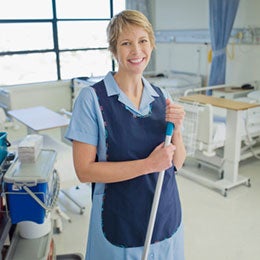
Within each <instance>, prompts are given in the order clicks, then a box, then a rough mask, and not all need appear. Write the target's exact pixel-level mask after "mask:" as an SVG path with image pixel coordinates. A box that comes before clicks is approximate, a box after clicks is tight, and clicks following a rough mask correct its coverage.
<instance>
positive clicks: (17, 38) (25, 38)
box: [0, 23, 53, 52]
mask: <svg viewBox="0 0 260 260" xmlns="http://www.w3.org/2000/svg"><path fill="white" fill-rule="evenodd" d="M0 35H2V36H3V37H2V40H1V41H0V52H4V51H19V50H41V49H53V40H52V27H51V24H45V23H44V24H42V23H35V24H21V23H20V24H0Z"/></svg>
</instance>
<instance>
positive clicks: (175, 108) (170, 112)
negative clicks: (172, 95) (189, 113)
mask: <svg viewBox="0 0 260 260" xmlns="http://www.w3.org/2000/svg"><path fill="white" fill-rule="evenodd" d="M184 116H185V111H184V108H183V107H182V106H181V105H179V104H175V103H172V102H171V101H170V99H166V117H165V119H166V121H167V122H171V123H173V124H174V126H175V127H174V130H175V131H176V130H177V131H178V130H180V128H181V125H182V122H183V119H184Z"/></svg>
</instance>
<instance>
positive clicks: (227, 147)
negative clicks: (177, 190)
mask: <svg viewBox="0 0 260 260" xmlns="http://www.w3.org/2000/svg"><path fill="white" fill-rule="evenodd" d="M219 87H220V86H219ZM222 87H223V86H222ZM208 88H211V89H212V88H213V89H214V88H217V87H208ZM202 89H203V91H204V90H206V89H207V88H202ZM202 89H196V90H195V91H192V92H193V93H198V92H199V91H202ZM257 93H258V92H257ZM257 93H253V94H251V95H252V96H253V97H254V98H256V96H257ZM190 94H191V92H188V94H187V93H186V97H183V98H181V99H180V100H179V103H181V104H182V105H183V106H184V109H185V111H186V119H185V120H184V129H183V135H184V143H185V145H186V149H187V153H188V157H190V158H193V159H195V160H196V161H197V163H198V164H197V165H198V167H200V166H201V165H203V166H208V167H210V168H214V169H215V170H216V172H217V173H219V174H218V180H222V182H223V179H225V177H227V176H225V175H228V174H230V176H229V177H228V179H229V181H231V182H232V185H230V184H228V185H224V186H223V185H215V183H214V185H213V186H214V187H216V188H218V189H220V190H221V191H222V193H223V194H224V195H226V194H227V190H228V189H230V188H232V187H234V186H237V185H239V184H241V183H246V184H248V185H249V183H250V180H249V179H244V178H242V179H241V178H240V179H239V177H238V167H239V162H240V161H242V160H245V159H247V158H249V157H252V156H255V157H256V158H258V159H259V153H260V107H259V106H258V103H257V100H251V99H250V95H249V97H244V98H239V99H238V100H237V102H236V101H235V103H234V102H233V101H234V100H233V101H232V100H226V99H220V98H217V99H216V103H215V106H214V102H213V104H210V103H207V102H204V100H200V99H198V100H196V99H195V100H193V99H191V100H189V95H190ZM207 98H209V99H210V100H211V99H213V100H215V98H214V97H207ZM241 101H242V102H241ZM245 101H246V103H244V102H245ZM221 102H222V103H223V102H225V105H224V106H222V107H219V106H221V105H220V103H221ZM232 102H233V103H232ZM231 104H232V105H234V107H231ZM247 104H248V105H247ZM239 105H242V106H241V107H239ZM259 105H260V104H259ZM225 106H226V107H225ZM233 109H234V110H233ZM191 126H192V127H191ZM227 128H229V130H227ZM191 133H192V134H191ZM228 165H229V166H228ZM182 172H184V174H183V175H185V176H188V177H190V176H192V178H193V179H195V180H198V181H203V182H205V179H204V178H203V180H202V179H201V178H200V176H197V175H198V174H193V173H192V172H190V171H186V170H185V167H184V170H183V171H182ZM227 172H230V173H227ZM242 180H243V181H242ZM225 181H226V180H225ZM206 182H207V181H206ZM208 184H212V182H210V183H208ZM211 186H212V185H211Z"/></svg>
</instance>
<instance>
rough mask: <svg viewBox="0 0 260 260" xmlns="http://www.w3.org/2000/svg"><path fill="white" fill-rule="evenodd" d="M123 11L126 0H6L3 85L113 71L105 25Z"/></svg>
mask: <svg viewBox="0 0 260 260" xmlns="http://www.w3.org/2000/svg"><path fill="white" fill-rule="evenodd" d="M100 7H102V8H100ZM123 9H125V1H124V0H95V1H92V0H74V1H71V0H37V1H35V0H22V1H21V0H8V1H2V2H1V7H0V35H1V41H0V85H10V84H22V83H30V82H38V81H48V80H59V79H70V78H73V77H80V76H89V75H94V76H101V75H104V74H105V73H106V72H107V71H108V70H113V69H115V68H114V67H113V63H112V57H111V54H110V52H109V51H108V50H107V41H106V27H107V24H108V23H109V21H110V18H111V17H112V16H113V14H115V13H118V12H120V11H121V10H123Z"/></svg>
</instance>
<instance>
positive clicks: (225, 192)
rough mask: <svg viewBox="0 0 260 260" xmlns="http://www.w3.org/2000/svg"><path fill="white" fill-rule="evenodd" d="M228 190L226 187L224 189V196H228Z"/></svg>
mask: <svg viewBox="0 0 260 260" xmlns="http://www.w3.org/2000/svg"><path fill="white" fill-rule="evenodd" d="M227 191H228V189H225V190H224V192H223V196H224V197H227Z"/></svg>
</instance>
